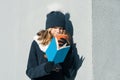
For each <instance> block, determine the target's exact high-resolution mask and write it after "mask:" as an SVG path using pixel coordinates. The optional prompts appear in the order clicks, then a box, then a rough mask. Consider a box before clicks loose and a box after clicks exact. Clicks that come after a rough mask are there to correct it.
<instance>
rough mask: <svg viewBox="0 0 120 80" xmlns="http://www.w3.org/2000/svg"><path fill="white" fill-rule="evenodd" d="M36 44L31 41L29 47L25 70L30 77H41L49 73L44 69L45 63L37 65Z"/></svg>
mask: <svg viewBox="0 0 120 80" xmlns="http://www.w3.org/2000/svg"><path fill="white" fill-rule="evenodd" d="M36 46H37V43H36V42H35V41H33V42H32V45H31V48H30V53H29V58H28V64H27V70H26V74H27V76H28V77H30V78H38V77H43V76H45V75H48V74H49V73H47V72H45V70H44V66H45V64H46V63H42V64H40V65H38V60H37V54H36V52H37V51H36Z"/></svg>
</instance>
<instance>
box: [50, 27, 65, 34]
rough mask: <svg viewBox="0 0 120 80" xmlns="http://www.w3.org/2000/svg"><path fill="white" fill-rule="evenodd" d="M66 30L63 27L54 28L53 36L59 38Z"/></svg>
mask: <svg viewBox="0 0 120 80" xmlns="http://www.w3.org/2000/svg"><path fill="white" fill-rule="evenodd" d="M63 31H64V29H63V28H62V27H54V28H52V29H51V34H52V35H53V36H57V35H58V34H62V33H63Z"/></svg>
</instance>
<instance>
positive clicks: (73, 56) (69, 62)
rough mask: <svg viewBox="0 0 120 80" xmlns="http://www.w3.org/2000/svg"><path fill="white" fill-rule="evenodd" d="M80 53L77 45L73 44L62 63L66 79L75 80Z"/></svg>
mask: <svg viewBox="0 0 120 80" xmlns="http://www.w3.org/2000/svg"><path fill="white" fill-rule="evenodd" d="M77 62H79V55H78V53H77V49H76V45H72V46H71V48H70V50H69V53H68V55H67V57H66V59H65V61H64V63H63V64H62V67H63V72H64V75H65V78H66V79H65V80H74V79H75V77H76V74H77V71H78V63H77Z"/></svg>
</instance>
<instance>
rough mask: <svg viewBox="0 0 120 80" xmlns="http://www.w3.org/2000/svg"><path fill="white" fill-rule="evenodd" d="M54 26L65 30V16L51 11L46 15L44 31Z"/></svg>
mask: <svg viewBox="0 0 120 80" xmlns="http://www.w3.org/2000/svg"><path fill="white" fill-rule="evenodd" d="M55 26H59V27H63V28H65V15H64V14H63V13H62V12H60V11H52V12H50V13H49V14H47V20H46V29H48V28H53V27H55Z"/></svg>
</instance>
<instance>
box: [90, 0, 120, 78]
mask: <svg viewBox="0 0 120 80" xmlns="http://www.w3.org/2000/svg"><path fill="white" fill-rule="evenodd" d="M92 3H93V4H92V12H93V16H92V25H93V47H92V49H93V53H92V54H93V72H94V80H120V62H119V61H120V0H92Z"/></svg>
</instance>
